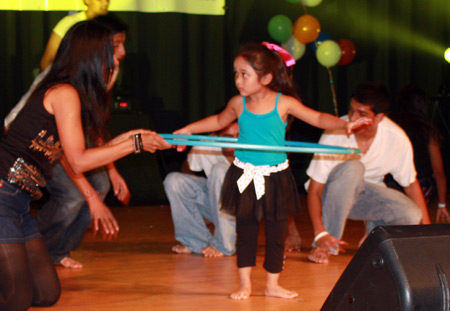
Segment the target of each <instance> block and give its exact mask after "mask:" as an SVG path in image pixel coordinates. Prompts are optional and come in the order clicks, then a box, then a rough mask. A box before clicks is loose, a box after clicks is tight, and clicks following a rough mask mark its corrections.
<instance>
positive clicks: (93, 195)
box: [84, 192, 97, 201]
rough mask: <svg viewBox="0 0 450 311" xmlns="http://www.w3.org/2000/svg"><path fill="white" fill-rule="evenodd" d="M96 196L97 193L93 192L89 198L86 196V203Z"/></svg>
mask: <svg viewBox="0 0 450 311" xmlns="http://www.w3.org/2000/svg"><path fill="white" fill-rule="evenodd" d="M96 196H97V192H94V193H93V194H91V195H90V196H88V197H87V198H84V199H85V200H86V201H89V200H91V199H93V198H94V197H96Z"/></svg>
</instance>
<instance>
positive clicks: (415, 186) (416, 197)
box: [404, 179, 431, 225]
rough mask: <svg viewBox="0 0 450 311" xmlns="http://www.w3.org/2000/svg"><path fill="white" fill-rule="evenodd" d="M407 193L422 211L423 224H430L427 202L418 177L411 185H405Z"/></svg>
mask: <svg viewBox="0 0 450 311" xmlns="http://www.w3.org/2000/svg"><path fill="white" fill-rule="evenodd" d="M404 189H405V193H406V195H407V196H408V197H409V198H410V199H411V200H413V201H414V203H416V205H417V206H418V207H419V208H420V210H421V211H422V220H421V222H420V223H421V224H423V225H429V224H430V223H431V222H430V216H429V215H428V209H427V204H426V203H425V199H424V197H423V193H422V189H421V188H420V185H419V182H418V181H417V179H416V180H415V181H414V182H412V183H411V184H410V185H409V186H407V187H404Z"/></svg>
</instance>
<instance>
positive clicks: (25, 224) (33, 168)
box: [0, 21, 170, 311]
mask: <svg viewBox="0 0 450 311" xmlns="http://www.w3.org/2000/svg"><path fill="white" fill-rule="evenodd" d="M117 65H118V61H117V60H116V59H113V45H112V32H111V31H110V30H109V29H107V28H106V27H104V26H102V25H100V24H99V23H96V22H92V21H86V22H81V23H78V24H76V25H75V26H73V27H72V28H71V30H69V32H68V33H67V35H66V36H65V37H64V39H63V41H62V42H61V45H60V48H59V50H58V53H57V54H56V57H55V61H54V63H53V66H52V68H51V70H50V72H49V73H48V75H47V76H46V77H45V78H44V80H43V81H42V82H41V83H40V84H39V86H38V87H37V88H36V90H35V91H34V92H33V94H32V95H31V97H30V99H29V100H28V102H27V104H26V105H25V107H24V108H23V110H22V111H21V112H20V114H19V115H18V116H17V118H16V119H15V120H14V121H13V123H12V124H11V126H10V128H9V130H8V132H7V134H6V136H5V137H3V138H2V139H1V141H0V263H1V264H0V310H2V311H5V310H6V311H9V310H26V309H28V308H29V307H30V305H34V306H49V305H52V304H54V303H55V302H56V301H57V300H58V298H59V295H60V285H59V280H58V276H57V274H56V270H55V267H54V265H53V262H52V260H51V258H50V256H49V253H48V250H47V246H46V245H45V244H44V242H43V240H42V238H41V235H40V233H39V231H38V229H37V225H36V222H35V220H34V218H33V217H32V216H31V215H30V214H29V209H30V208H29V202H30V201H31V200H32V199H37V198H39V197H40V196H41V191H40V187H41V186H45V177H48V175H49V173H50V171H51V165H52V162H53V161H54V160H55V159H57V157H58V156H59V154H60V151H61V149H62V151H63V152H64V156H65V159H66V161H67V163H68V164H69V165H70V167H71V169H72V170H73V172H74V173H80V172H84V171H87V170H91V169H93V168H96V167H99V166H103V165H105V164H108V163H111V162H112V161H115V160H117V159H119V158H122V157H124V156H126V155H128V154H130V153H133V152H136V153H139V152H141V151H151V152H154V151H155V150H156V149H163V148H169V147H170V145H169V144H168V143H167V142H165V141H164V140H163V139H162V138H161V137H160V136H158V135H157V134H156V133H154V132H151V131H144V130H133V131H129V132H127V133H124V134H121V135H119V136H117V137H116V138H114V139H113V140H111V141H110V142H109V143H107V144H106V145H103V146H99V145H98V143H99V142H100V141H102V140H103V128H104V117H105V115H106V113H105V110H106V109H107V103H108V101H107V93H106V92H107V88H108V86H110V83H111V76H112V73H113V71H114V67H115V66H117ZM85 135H86V136H85ZM86 139H88V140H89V141H90V142H91V143H92V144H94V145H96V146H97V147H95V148H90V149H87V148H86V147H85V143H86ZM93 195H96V194H93ZM88 199H89V198H88ZM105 230H106V229H105Z"/></svg>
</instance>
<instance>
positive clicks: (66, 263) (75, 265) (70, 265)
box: [59, 257, 83, 269]
mask: <svg viewBox="0 0 450 311" xmlns="http://www.w3.org/2000/svg"><path fill="white" fill-rule="evenodd" d="M59 264H60V265H61V266H63V267H64V268H67V269H81V268H83V265H82V264H81V263H79V262H78V261H76V260H73V259H72V258H70V257H64V258H63V259H61V261H60V262H59Z"/></svg>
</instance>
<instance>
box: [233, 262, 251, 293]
mask: <svg viewBox="0 0 450 311" xmlns="http://www.w3.org/2000/svg"><path fill="white" fill-rule="evenodd" d="M251 274H252V267H243V268H239V278H240V280H241V288H239V290H238V291H237V292H235V293H232V294H231V295H230V297H231V299H248V297H250V294H251V293H252V281H251V279H250V277H251Z"/></svg>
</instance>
